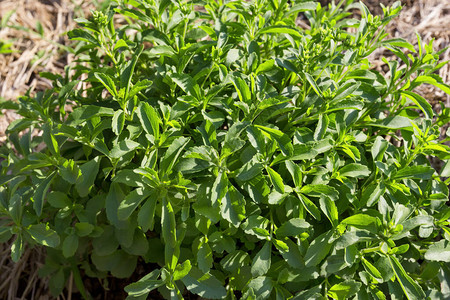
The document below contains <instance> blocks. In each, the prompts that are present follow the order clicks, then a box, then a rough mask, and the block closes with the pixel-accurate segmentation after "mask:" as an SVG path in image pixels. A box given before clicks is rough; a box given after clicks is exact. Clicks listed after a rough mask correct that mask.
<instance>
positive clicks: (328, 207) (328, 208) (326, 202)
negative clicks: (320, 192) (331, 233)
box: [319, 196, 339, 227]
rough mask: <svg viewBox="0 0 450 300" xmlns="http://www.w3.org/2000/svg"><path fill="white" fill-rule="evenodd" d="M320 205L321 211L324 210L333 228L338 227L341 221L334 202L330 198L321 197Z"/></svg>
mask: <svg viewBox="0 0 450 300" xmlns="http://www.w3.org/2000/svg"><path fill="white" fill-rule="evenodd" d="M319 203H320V209H322V211H323V213H324V214H325V215H326V216H327V218H328V219H329V220H330V222H331V224H332V225H333V227H336V226H337V225H338V221H339V214H338V210H337V207H336V204H335V203H334V201H333V200H331V198H330V197H328V196H322V197H320V200H319Z"/></svg>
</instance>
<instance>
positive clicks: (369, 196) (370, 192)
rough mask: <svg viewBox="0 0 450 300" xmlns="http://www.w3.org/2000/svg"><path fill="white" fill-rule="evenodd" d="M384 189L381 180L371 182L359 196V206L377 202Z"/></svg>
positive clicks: (369, 205)
mask: <svg viewBox="0 0 450 300" xmlns="http://www.w3.org/2000/svg"><path fill="white" fill-rule="evenodd" d="M385 191H386V187H385V185H384V183H383V182H373V183H371V184H370V185H369V186H368V187H367V188H366V189H365V190H364V191H363V193H362V196H361V202H360V203H361V207H363V206H368V207H371V206H372V205H374V204H375V203H377V202H378V200H379V199H380V197H381V196H382V195H383V194H384V192H385Z"/></svg>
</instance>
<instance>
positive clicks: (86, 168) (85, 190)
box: [75, 156, 101, 197]
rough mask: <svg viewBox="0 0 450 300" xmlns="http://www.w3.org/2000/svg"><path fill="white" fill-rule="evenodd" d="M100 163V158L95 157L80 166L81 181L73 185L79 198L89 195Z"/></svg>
mask: <svg viewBox="0 0 450 300" xmlns="http://www.w3.org/2000/svg"><path fill="white" fill-rule="evenodd" d="M100 161H101V157H100V156H97V157H95V158H93V159H91V160H89V161H88V162H86V163H85V164H83V165H81V166H80V171H81V180H79V181H77V183H76V184H75V188H76V190H77V192H78V194H79V195H80V197H86V196H87V195H88V194H89V191H90V190H91V188H92V186H93V185H94V182H95V179H96V178H97V174H98V170H99V168H100Z"/></svg>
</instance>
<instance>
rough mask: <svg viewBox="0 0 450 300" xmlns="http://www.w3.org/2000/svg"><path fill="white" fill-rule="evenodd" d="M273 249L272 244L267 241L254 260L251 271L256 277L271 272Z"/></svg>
mask: <svg viewBox="0 0 450 300" xmlns="http://www.w3.org/2000/svg"><path fill="white" fill-rule="evenodd" d="M271 248H272V243H271V242H269V241H266V242H265V243H264V245H263V247H262V248H261V250H259V251H258V253H256V255H255V257H254V258H253V262H252V269H251V271H252V275H253V276H254V277H258V276H262V275H265V274H266V273H267V272H268V271H269V269H270V264H271V256H272V251H271Z"/></svg>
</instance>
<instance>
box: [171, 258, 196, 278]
mask: <svg viewBox="0 0 450 300" xmlns="http://www.w3.org/2000/svg"><path fill="white" fill-rule="evenodd" d="M191 268H192V266H191V262H190V260H189V259H188V260H186V261H184V262H183V263H182V264H181V265H178V266H177V267H176V268H175V271H174V272H173V281H177V280H180V279H182V278H184V277H185V276H186V275H187V274H189V271H191Z"/></svg>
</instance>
